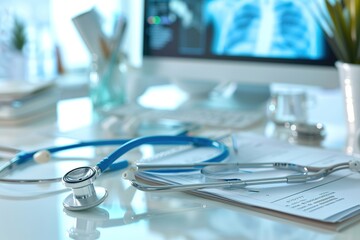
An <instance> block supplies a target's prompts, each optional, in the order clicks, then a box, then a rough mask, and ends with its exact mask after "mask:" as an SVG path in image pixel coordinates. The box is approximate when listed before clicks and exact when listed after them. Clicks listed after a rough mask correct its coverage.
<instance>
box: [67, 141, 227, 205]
mask: <svg viewBox="0 0 360 240" xmlns="http://www.w3.org/2000/svg"><path fill="white" fill-rule="evenodd" d="M143 144H151V145H160V144H161V145H190V146H194V147H211V148H215V149H218V150H219V153H218V154H217V155H216V156H213V157H210V158H209V159H207V160H206V162H220V161H223V160H225V159H226V158H227V157H228V156H229V151H228V149H227V147H226V146H225V144H223V143H221V142H219V141H215V140H211V139H208V138H201V137H190V136H148V137H140V138H135V139H133V140H130V141H127V142H125V143H124V144H122V145H121V146H120V147H119V148H118V149H117V150H115V151H114V152H113V153H111V154H110V155H109V156H107V157H105V158H104V159H102V160H101V161H100V162H99V163H98V164H96V166H94V167H89V166H85V167H80V168H75V169H73V170H71V171H69V172H68V173H66V174H65V175H64V177H63V178H62V182H63V183H64V185H65V186H66V187H68V188H71V189H72V193H71V194H70V195H68V196H67V197H66V198H65V200H64V202H63V205H64V207H65V208H66V209H68V210H85V209H88V208H91V207H95V206H97V205H99V204H100V203H102V202H103V201H104V200H105V198H106V197H107V195H108V194H107V191H106V189H105V188H102V187H95V186H94V181H95V179H96V178H97V177H99V176H100V175H101V174H102V173H103V172H105V171H107V170H108V169H112V168H115V169H119V168H126V167H128V166H130V162H128V161H126V160H123V161H120V162H115V161H116V160H117V159H119V158H120V157H121V156H123V155H124V154H125V153H127V152H129V151H130V150H132V149H134V148H136V147H139V146H141V145H143ZM118 165H120V167H119V166H118ZM169 171H170V172H174V171H181V169H172V170H169Z"/></svg>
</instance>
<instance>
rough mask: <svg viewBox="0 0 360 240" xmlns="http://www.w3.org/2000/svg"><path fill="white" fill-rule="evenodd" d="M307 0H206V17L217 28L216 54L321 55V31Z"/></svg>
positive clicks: (215, 35)
mask: <svg viewBox="0 0 360 240" xmlns="http://www.w3.org/2000/svg"><path fill="white" fill-rule="evenodd" d="M307 1H308V0H207V1H206V4H205V18H206V21H207V23H208V24H210V25H212V26H213V28H214V36H213V42H212V46H211V49H212V52H213V53H214V54H217V55H240V56H258V57H275V58H276V57H282V58H295V57H297V58H308V59H316V58H319V57H321V54H323V53H322V51H321V50H322V48H321V47H319V45H318V44H323V41H322V39H323V38H322V35H321V34H322V33H321V30H320V28H319V27H318V25H317V24H316V21H315V19H314V17H313V16H312V14H311V11H310V10H309V9H308V8H307V6H306V4H307Z"/></svg>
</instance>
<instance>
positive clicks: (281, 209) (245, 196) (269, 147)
mask: <svg viewBox="0 0 360 240" xmlns="http://www.w3.org/2000/svg"><path fill="white" fill-rule="evenodd" d="M234 136H235V137H236V139H237V142H238V143H237V144H238V146H237V147H238V151H239V152H238V154H237V155H232V156H231V161H239V162H292V163H297V164H301V165H313V166H328V165H332V164H335V163H339V162H346V161H349V160H351V159H353V157H351V156H347V155H345V154H343V153H341V152H335V151H329V150H324V149H319V148H310V147H303V146H296V145H290V144H288V143H286V142H281V141H277V140H274V139H269V138H265V137H263V136H258V135H254V134H250V133H237V134H236V135H234ZM187 154H190V153H189V152H188V153H187ZM196 155H197V154H196V152H194V155H193V158H192V159H196ZM176 156H177V158H178V161H177V162H181V161H182V159H184V158H183V157H184V156H183V155H182V154H177V155H176ZM197 156H198V157H201V154H199V155H197ZM172 158H174V156H172ZM163 160H164V161H166V156H165V157H164V158H163ZM172 161H175V160H174V159H173V160H172ZM272 174H274V173H272ZM292 174H293V172H292ZM264 176H266V175H264ZM140 178H141V179H143V180H147V181H150V182H157V183H169V182H171V184H191V183H200V182H201V181H203V180H204V177H203V176H201V175H200V174H199V172H196V173H191V174H188V173H186V174H184V173H183V174H162V175H149V174H147V173H141V175H140ZM359 183H360V174H359V173H354V172H351V171H350V170H342V171H339V172H335V173H334V174H332V175H330V176H328V177H326V178H325V179H322V180H320V181H315V182H309V183H305V184H277V185H270V186H268V185H259V186H252V187H251V188H245V189H244V188H242V189H206V190H197V191H194V192H192V193H193V194H196V195H199V196H202V197H206V198H210V199H215V200H218V201H221V202H226V203H231V204H233V205H238V206H242V207H245V208H246V207H250V209H252V210H254V209H255V210H256V211H258V210H260V212H266V213H270V214H272V215H275V216H280V217H285V218H288V219H291V220H295V221H296V220H302V221H301V222H303V223H305V224H306V221H307V220H309V222H308V223H310V224H312V225H314V223H315V225H316V223H320V224H318V225H319V226H320V227H325V228H330V229H335V230H339V229H340V228H341V225H340V223H343V222H347V223H352V222H354V220H355V219H356V220H358V219H359V213H360V201H359V199H360V188H359V187H357V186H358V184H359ZM262 210H264V211H262ZM296 218H297V219H296ZM327 224H328V225H327ZM343 226H345V225H343Z"/></svg>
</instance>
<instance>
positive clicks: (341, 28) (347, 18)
mask: <svg viewBox="0 0 360 240" xmlns="http://www.w3.org/2000/svg"><path fill="white" fill-rule="evenodd" d="M323 1H324V4H325V7H321V6H320V5H319V4H318V9H320V11H319V12H320V14H319V16H320V18H319V20H320V23H321V26H322V28H323V30H324V32H325V34H326V36H327V40H328V43H329V45H330V47H331V49H332V50H333V52H334V53H335V55H336V57H337V58H338V60H340V61H343V62H346V63H354V64H360V0H323Z"/></svg>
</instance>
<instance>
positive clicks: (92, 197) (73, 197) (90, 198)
mask: <svg viewBox="0 0 360 240" xmlns="http://www.w3.org/2000/svg"><path fill="white" fill-rule="evenodd" d="M97 176H98V171H97V169H96V168H93V167H79V168H75V169H73V170H71V171H70V172H68V173H66V174H65V175H64V177H63V179H62V181H63V183H64V185H65V186H66V187H68V188H71V189H72V193H71V194H70V195H68V196H67V197H66V198H65V200H64V202H63V205H64V207H65V209H67V210H71V211H80V210H85V209H89V208H92V207H95V206H97V205H99V204H100V203H102V202H103V201H104V200H105V198H106V197H107V195H108V193H107V191H106V189H105V188H102V187H94V184H93V182H94V180H95V179H96V177H97Z"/></svg>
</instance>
